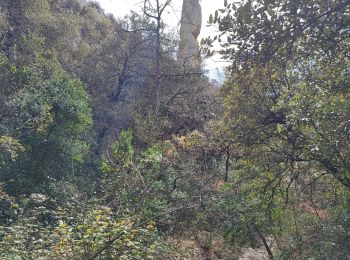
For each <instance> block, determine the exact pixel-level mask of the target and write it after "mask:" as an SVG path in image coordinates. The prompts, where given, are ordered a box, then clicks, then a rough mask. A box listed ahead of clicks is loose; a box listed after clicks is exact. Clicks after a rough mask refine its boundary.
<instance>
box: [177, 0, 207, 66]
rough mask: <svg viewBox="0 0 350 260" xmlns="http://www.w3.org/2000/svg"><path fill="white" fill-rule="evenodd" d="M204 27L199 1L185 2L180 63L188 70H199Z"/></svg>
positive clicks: (186, 0) (185, 0)
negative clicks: (202, 28)
mask: <svg viewBox="0 0 350 260" xmlns="http://www.w3.org/2000/svg"><path fill="white" fill-rule="evenodd" d="M201 25H202V9H201V6H200V4H199V0H183V5H182V15H181V29H180V44H179V51H178V61H179V62H180V63H181V64H182V65H183V66H184V67H185V69H186V70H188V69H192V70H195V69H198V68H199V66H200V63H201V61H200V53H199V44H198V40H197V38H198V35H199V33H200V31H201Z"/></svg>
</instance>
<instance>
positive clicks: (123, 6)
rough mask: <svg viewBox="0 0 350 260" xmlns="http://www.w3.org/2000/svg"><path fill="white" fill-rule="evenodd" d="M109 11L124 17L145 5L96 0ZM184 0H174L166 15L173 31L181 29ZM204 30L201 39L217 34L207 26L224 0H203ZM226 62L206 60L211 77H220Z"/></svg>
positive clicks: (135, 1) (134, 0)
mask: <svg viewBox="0 0 350 260" xmlns="http://www.w3.org/2000/svg"><path fill="white" fill-rule="evenodd" d="M95 1H96V2H98V3H99V4H100V5H101V7H102V8H103V9H104V10H105V11H106V12H107V13H111V14H113V15H114V16H115V17H116V18H118V17H119V18H122V17H124V16H125V15H127V14H129V13H130V11H131V10H133V11H135V12H137V13H141V12H142V7H143V0H95ZM163 1H164V0H163ZM182 2H183V0H173V1H172V3H171V8H168V9H167V12H166V13H165V15H164V21H165V22H166V24H167V25H168V27H169V30H171V31H177V32H178V31H179V29H180V19H181V9H182ZM201 6H202V21H203V22H202V30H201V34H200V36H199V41H200V40H201V39H202V38H204V37H207V36H209V35H215V34H217V32H216V31H215V29H214V28H213V27H208V26H207V21H208V19H209V15H210V14H213V13H214V12H215V10H217V9H220V8H223V6H224V0H202V1H201ZM224 65H225V63H222V61H220V60H219V58H218V57H215V58H212V59H210V60H208V61H206V66H207V69H208V70H209V71H210V73H209V74H210V77H211V78H216V79H219V78H218V76H217V75H216V73H217V69H218V70H219V71H222V68H223V66H224ZM219 80H220V79H219Z"/></svg>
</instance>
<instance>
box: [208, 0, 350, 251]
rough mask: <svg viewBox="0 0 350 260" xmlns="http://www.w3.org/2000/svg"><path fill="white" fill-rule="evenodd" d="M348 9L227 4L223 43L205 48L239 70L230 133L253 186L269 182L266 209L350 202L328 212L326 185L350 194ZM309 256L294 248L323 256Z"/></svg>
mask: <svg viewBox="0 0 350 260" xmlns="http://www.w3.org/2000/svg"><path fill="white" fill-rule="evenodd" d="M349 4H350V2H349V1H321V0H320V1H314V2H312V3H310V2H307V1H289V0H284V1H260V0H256V1H242V2H241V3H239V4H236V3H227V2H226V3H225V7H224V9H220V10H218V11H217V12H216V13H215V14H214V15H213V16H212V19H211V22H212V23H213V24H215V25H216V26H217V27H218V29H219V31H220V34H219V35H218V36H216V37H214V38H213V39H207V40H206V41H205V43H207V47H208V50H210V51H209V52H210V54H211V53H212V52H211V49H210V45H211V44H212V43H213V41H214V40H217V41H218V42H219V43H220V46H221V48H220V50H219V53H221V54H222V55H223V57H224V58H226V59H228V60H230V61H231V62H232V66H231V67H230V68H229V69H228V71H227V75H228V79H227V81H226V83H225V85H224V87H223V89H222V95H223V97H224V98H225V112H224V116H223V122H222V125H224V129H225V131H226V133H227V134H226V136H228V137H229V139H228V140H227V141H228V142H229V143H231V145H230V147H231V153H232V154H233V155H234V156H233V159H234V160H235V161H236V162H241V160H244V161H245V162H246V163H248V165H250V166H249V167H247V168H246V170H245V174H246V177H247V178H248V179H249V180H250V181H251V179H250V178H254V179H256V180H257V181H260V182H262V184H263V185H264V187H265V188H264V189H263V190H262V192H266V193H267V194H269V196H268V197H269V198H270V199H267V198H263V199H262V202H264V201H266V200H270V202H271V205H275V201H276V198H280V196H282V197H283V198H284V201H285V203H286V204H287V205H288V207H291V208H293V207H294V208H295V207H296V208H298V207H299V206H300V204H301V201H309V203H314V204H313V205H314V207H315V208H316V209H318V210H320V209H327V210H329V211H332V210H334V209H335V208H337V207H338V206H340V205H341V203H340V204H336V205H338V206H334V207H333V205H331V204H327V203H323V202H322V201H323V198H324V197H326V196H327V195H326V194H325V193H324V192H323V191H322V189H325V187H324V186H323V185H325V186H326V187H332V186H333V185H335V183H337V182H339V183H340V184H342V185H344V187H346V188H345V189H349V177H350V176H349V160H348V159H346V158H349V149H348V147H349V142H348V140H349V130H348V121H349V115H350V110H349V104H348V103H349V102H346V101H345V100H347V99H348V98H349V78H348V73H347V71H348V67H349V57H348V55H347V53H348V51H349V41H348V31H349V30H348V8H349ZM335 125H337V126H338V127H335ZM239 165H240V163H236V164H235V168H234V169H235V170H239V167H238V166H239ZM237 167H238V168H237ZM256 167H257V168H258V169H259V171H258V172H255V171H254V169H256ZM265 174H268V177H266V176H265ZM270 174H271V176H269V175H270ZM241 185H243V184H241ZM246 185H248V186H249V183H247V182H245V184H244V186H246ZM244 186H243V187H244ZM321 187H323V188H321ZM337 189H339V187H338V188H337ZM340 189H341V190H342V188H340ZM296 191H298V192H300V193H297V194H299V195H298V196H297V197H294V195H293V194H295V192H296ZM346 193H347V192H346ZM249 194H251V193H248V195H245V196H250V195H249ZM346 196H347V195H344V197H342V199H345V198H346ZM248 198H249V197H248ZM245 199H247V197H243V199H242V202H243V201H244V200H245ZM300 200H301V201H300ZM310 200H311V202H310ZM315 201H316V202H315ZM292 205H294V206H292ZM273 208H276V206H274V207H273ZM285 212H288V210H287V209H286V210H285ZM246 217H248V216H246ZM266 217H268V215H266ZM334 217H335V216H334ZM300 221H302V220H301V219H300ZM298 224H299V223H298ZM265 225H266V224H265ZM270 225H274V222H273V221H271V223H270ZM278 225H280V224H278ZM284 225H291V223H289V224H284ZM299 231H300V229H299ZM299 231H298V232H297V233H299V235H300V236H299V235H298V236H299V238H300V239H301V240H302V237H303V235H305V233H304V234H302V233H303V232H299ZM264 232H267V233H266V235H272V234H273V233H271V232H270V231H267V230H265V231H264ZM266 235H265V236H266ZM299 244H300V243H299ZM300 245H301V244H300ZM303 250H304V249H303V248H302V247H299V249H295V252H299V256H295V257H299V258H303V257H304V256H303V254H305V255H307V254H311V255H312V254H314V253H315V252H312V250H311V249H310V248H308V249H307V250H305V251H303ZM323 253H324V254H327V252H325V251H323Z"/></svg>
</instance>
